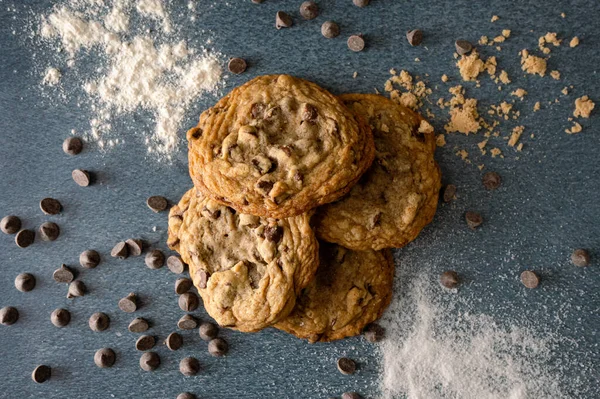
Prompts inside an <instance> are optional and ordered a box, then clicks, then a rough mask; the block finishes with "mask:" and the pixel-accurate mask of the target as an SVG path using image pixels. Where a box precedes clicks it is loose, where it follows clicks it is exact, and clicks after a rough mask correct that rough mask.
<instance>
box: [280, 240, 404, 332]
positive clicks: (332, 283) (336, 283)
mask: <svg viewBox="0 0 600 399" xmlns="http://www.w3.org/2000/svg"><path fill="white" fill-rule="evenodd" d="M319 254H320V262H321V264H320V266H319V269H318V270H317V274H316V276H315V278H314V280H313V281H312V282H311V283H310V284H309V285H308V286H307V287H306V288H305V289H304V290H303V291H302V295H300V296H299V297H298V298H297V300H296V307H295V308H294V310H293V311H292V313H290V315H289V316H288V317H286V318H285V319H283V320H281V321H280V322H278V323H277V324H275V326H274V327H276V328H278V329H280V330H283V331H286V332H289V333H290V334H294V335H295V336H297V337H299V338H304V339H308V340H309V341H310V342H317V341H323V342H326V341H334V340H336V339H342V338H345V337H350V336H354V335H359V334H360V333H361V332H362V330H363V329H364V327H365V326H366V325H367V324H369V323H372V322H373V321H375V320H377V319H378V318H379V317H381V314H382V313H383V311H384V310H385V308H386V307H387V306H388V305H389V303H390V300H391V298H392V285H393V278H394V260H393V258H392V254H391V252H390V250H388V249H385V250H382V251H372V250H369V251H352V250H349V249H346V248H343V247H341V246H339V245H335V244H327V243H321V247H320V249H319Z"/></svg>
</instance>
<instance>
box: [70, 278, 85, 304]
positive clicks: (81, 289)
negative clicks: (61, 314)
mask: <svg viewBox="0 0 600 399" xmlns="http://www.w3.org/2000/svg"><path fill="white" fill-rule="evenodd" d="M86 292H87V287H86V286H85V284H84V283H83V281H81V280H75V281H73V282H71V284H69V289H68V291H67V298H69V299H71V298H76V297H80V296H84V295H85V293H86Z"/></svg>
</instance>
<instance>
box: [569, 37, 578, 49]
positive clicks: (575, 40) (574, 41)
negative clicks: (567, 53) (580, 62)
mask: <svg viewBox="0 0 600 399" xmlns="http://www.w3.org/2000/svg"><path fill="white" fill-rule="evenodd" d="M577 46H579V38H578V37H577V36H575V37H574V38H572V39H571V41H570V42H569V47H571V48H573V47H577Z"/></svg>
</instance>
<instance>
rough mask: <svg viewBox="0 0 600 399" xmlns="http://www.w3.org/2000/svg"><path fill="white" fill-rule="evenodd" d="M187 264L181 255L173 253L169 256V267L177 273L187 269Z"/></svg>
mask: <svg viewBox="0 0 600 399" xmlns="http://www.w3.org/2000/svg"><path fill="white" fill-rule="evenodd" d="M185 266H186V264H185V263H184V262H183V260H181V256H179V255H171V256H169V257H168V258H167V267H168V268H169V270H170V271H172V272H173V273H175V274H181V273H183V272H184V271H185Z"/></svg>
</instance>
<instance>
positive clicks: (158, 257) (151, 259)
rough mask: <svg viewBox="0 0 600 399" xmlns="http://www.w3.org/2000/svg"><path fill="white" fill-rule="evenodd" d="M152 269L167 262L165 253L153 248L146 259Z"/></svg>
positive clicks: (147, 264) (158, 267)
mask: <svg viewBox="0 0 600 399" xmlns="http://www.w3.org/2000/svg"><path fill="white" fill-rule="evenodd" d="M144 262H146V266H148V267H149V268H150V269H160V268H161V267H163V265H164V264H165V255H164V254H163V253H162V251H160V250H158V249H153V250H152V251H150V252H148V253H147V254H146V258H145V259H144Z"/></svg>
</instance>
